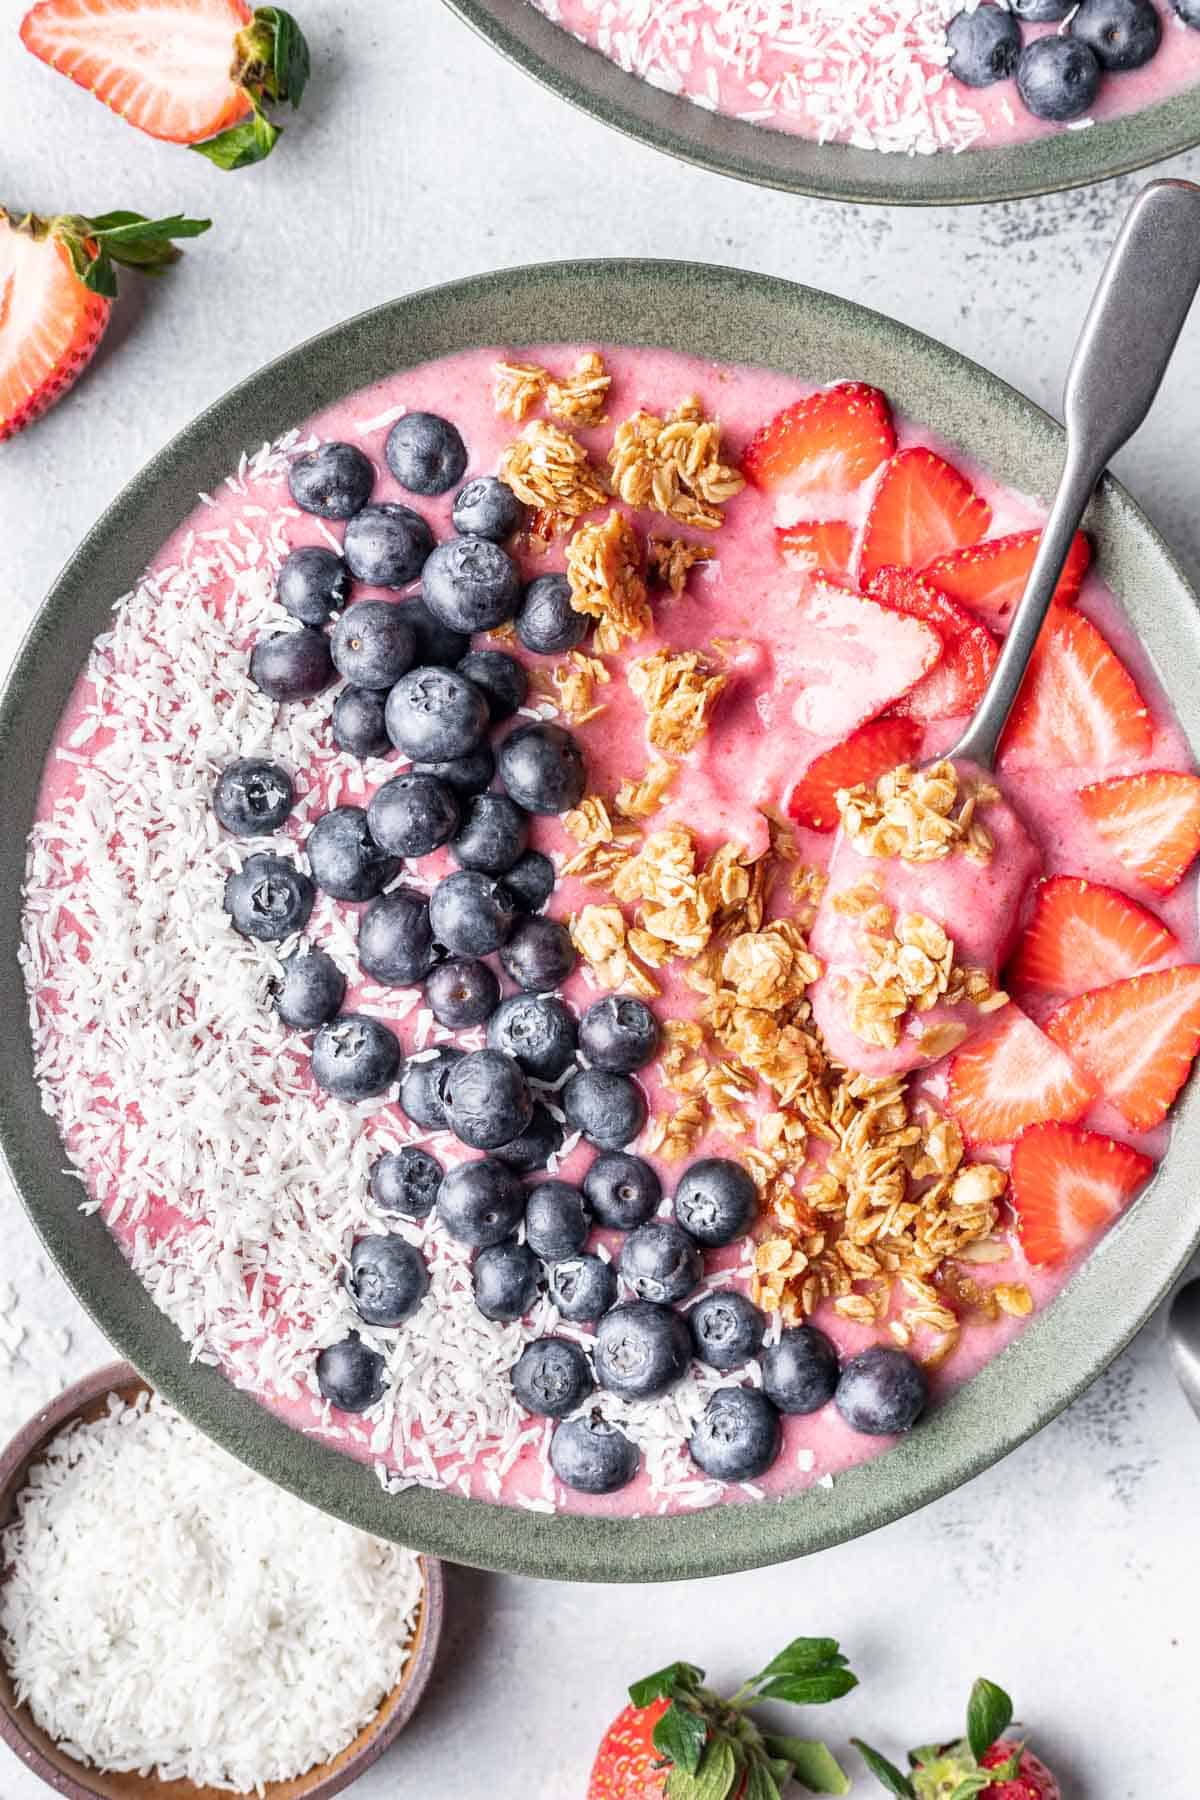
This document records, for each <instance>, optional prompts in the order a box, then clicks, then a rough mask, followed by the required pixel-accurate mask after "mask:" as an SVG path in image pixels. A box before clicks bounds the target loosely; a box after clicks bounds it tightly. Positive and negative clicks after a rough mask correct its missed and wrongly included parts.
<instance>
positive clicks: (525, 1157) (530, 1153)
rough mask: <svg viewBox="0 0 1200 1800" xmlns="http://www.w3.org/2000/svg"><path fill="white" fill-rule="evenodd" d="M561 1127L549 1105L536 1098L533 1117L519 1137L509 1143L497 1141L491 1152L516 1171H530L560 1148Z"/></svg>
mask: <svg viewBox="0 0 1200 1800" xmlns="http://www.w3.org/2000/svg"><path fill="white" fill-rule="evenodd" d="M562 1142H563V1128H562V1126H561V1125H560V1124H559V1122H558V1120H557V1119H556V1118H555V1117H554V1114H553V1113H552V1112H551V1111H550V1110H549V1108H548V1107H545V1106H542V1105H541V1104H540V1102H538V1101H535V1102H534V1107H533V1117H532V1118H531V1119H530V1121H529V1123H528V1125H527V1126H526V1127H525V1129H524V1131H523V1132H522V1133H521V1135H520V1136H519V1137H515V1138H513V1140H512V1142H511V1143H508V1144H497V1146H496V1148H495V1149H494V1150H493V1151H492V1155H493V1156H495V1157H497V1158H498V1159H499V1160H500V1161H501V1162H502V1163H507V1164H508V1166H509V1168H510V1169H515V1170H516V1171H517V1173H518V1174H519V1175H533V1174H535V1173H536V1172H537V1171H538V1170H539V1169H544V1168H545V1167H546V1164H547V1163H548V1162H549V1161H550V1158H551V1157H552V1156H557V1155H558V1152H559V1151H560V1150H561V1149H562Z"/></svg>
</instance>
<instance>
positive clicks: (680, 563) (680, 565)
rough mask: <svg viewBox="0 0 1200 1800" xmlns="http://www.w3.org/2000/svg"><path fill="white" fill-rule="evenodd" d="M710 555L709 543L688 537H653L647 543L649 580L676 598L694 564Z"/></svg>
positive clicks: (705, 559) (680, 592) (707, 558)
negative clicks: (697, 541) (698, 541)
mask: <svg viewBox="0 0 1200 1800" xmlns="http://www.w3.org/2000/svg"><path fill="white" fill-rule="evenodd" d="M712 557H713V550H712V546H711V545H709V544H697V543H695V542H694V541H693V540H692V539H690V538H679V537H677V538H661V537H652V538H651V539H650V541H649V543H648V544H647V545H646V572H647V575H648V576H649V578H650V580H651V581H652V582H654V583H655V584H656V585H657V586H659V587H665V588H666V589H667V591H668V593H669V594H670V595H671V597H672V599H675V600H678V598H679V596H680V595H681V594H682V593H683V590H684V589H685V588H686V586H687V581H688V576H689V575H690V574H691V572H692V570H693V569H694V568H695V566H696V564H697V563H705V562H711V561H712Z"/></svg>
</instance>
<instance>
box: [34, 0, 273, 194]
mask: <svg viewBox="0 0 1200 1800" xmlns="http://www.w3.org/2000/svg"><path fill="white" fill-rule="evenodd" d="M21 41H22V42H23V43H24V45H25V48H26V49H27V50H31V51H32V52H33V54H34V56H36V57H39V58H40V59H41V61H42V62H44V63H48V64H49V65H50V67H51V68H52V69H58V70H59V71H60V72H61V73H62V74H63V75H68V76H69V77H70V78H71V80H72V81H74V82H77V83H78V85H79V86H80V87H84V88H87V89H88V91H89V92H90V93H93V94H95V96H96V98H97V99H98V100H103V102H104V104H105V105H106V106H109V107H111V108H112V110H113V111H114V112H115V113H119V114H120V116H121V117H122V118H123V119H127V120H128V121H129V123H130V124H131V125H136V126H137V127H138V129H139V131H145V132H147V133H148V134H149V135H150V136H151V137H156V138H163V139H166V140H167V141H168V142H169V143H173V144H189V145H192V146H194V147H196V148H198V149H200V150H202V152H203V154H204V155H205V156H207V157H208V158H209V160H210V161H212V162H215V163H216V164H217V165H218V166H219V167H220V168H224V169H238V168H242V167H244V166H245V165H246V164H248V163H252V162H259V161H261V159H262V158H263V157H264V156H266V155H267V154H268V153H269V151H270V150H271V149H272V147H273V145H274V143H275V140H276V139H277V137H278V136H279V128H278V127H277V126H275V125H272V124H271V122H270V120H269V119H268V118H267V117H266V114H265V113H264V112H263V102H264V101H290V102H291V104H292V105H293V106H297V105H299V102H300V96H301V94H302V93H303V91H304V85H305V82H306V81H307V79H308V46H307V44H306V43H305V41H304V37H303V34H302V33H301V31H300V28H299V26H298V25H297V24H296V21H295V20H294V19H293V18H292V16H291V14H290V13H286V12H284V11H283V10H282V8H280V7H276V6H265V7H261V8H260V9H259V11H258V12H256V13H254V14H251V12H250V9H249V7H248V6H246V5H245V4H244V3H243V0H38V4H37V5H36V6H34V7H32V8H31V10H30V11H29V12H27V13H26V15H25V17H24V19H22V21H21Z"/></svg>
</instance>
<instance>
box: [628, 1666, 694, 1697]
mask: <svg viewBox="0 0 1200 1800" xmlns="http://www.w3.org/2000/svg"><path fill="white" fill-rule="evenodd" d="M703 1680H704V1670H703V1669H698V1668H697V1667H696V1665H695V1663H687V1662H673V1663H668V1664H667V1666H666V1668H665V1669H656V1670H655V1671H654V1673H653V1675H643V1676H642V1679H641V1680H640V1681H635V1682H634V1683H633V1685H632V1686H631V1688H630V1689H629V1698H630V1700H632V1702H633V1704H634V1705H635V1706H649V1704H650V1702H651V1701H652V1700H674V1699H676V1698H677V1697H678V1696H679V1695H680V1694H694V1693H695V1691H696V1689H697V1688H698V1687H699V1686H700V1683H701V1682H702V1681H703Z"/></svg>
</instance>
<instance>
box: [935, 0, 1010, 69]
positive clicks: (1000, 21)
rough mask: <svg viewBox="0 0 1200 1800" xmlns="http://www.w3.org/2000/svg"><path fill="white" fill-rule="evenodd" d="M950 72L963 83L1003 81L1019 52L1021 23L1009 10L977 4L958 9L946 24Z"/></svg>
mask: <svg viewBox="0 0 1200 1800" xmlns="http://www.w3.org/2000/svg"><path fill="white" fill-rule="evenodd" d="M946 42H947V44H948V45H949V47H950V64H949V67H950V73H951V74H952V75H953V76H954V78H955V79H956V80H957V81H961V82H964V83H965V85H966V86H967V87H973V88H982V87H990V86H991V85H992V83H993V82H994V81H1007V79H1008V77H1009V76H1010V75H1011V74H1012V73H1013V71H1014V69H1015V68H1016V66H1017V58H1018V56H1020V54H1021V27H1020V26H1019V25H1018V24H1017V21H1016V20H1015V19H1014V18H1013V15H1012V14H1011V13H1010V12H1004V11H1002V9H1001V8H1000V7H998V6H990V5H989V6H980V7H977V8H976V10H975V11H974V12H960V13H958V14H957V15H956V17H954V18H953V19H951V21H950V23H949V25H948V26H947V27H946Z"/></svg>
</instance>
